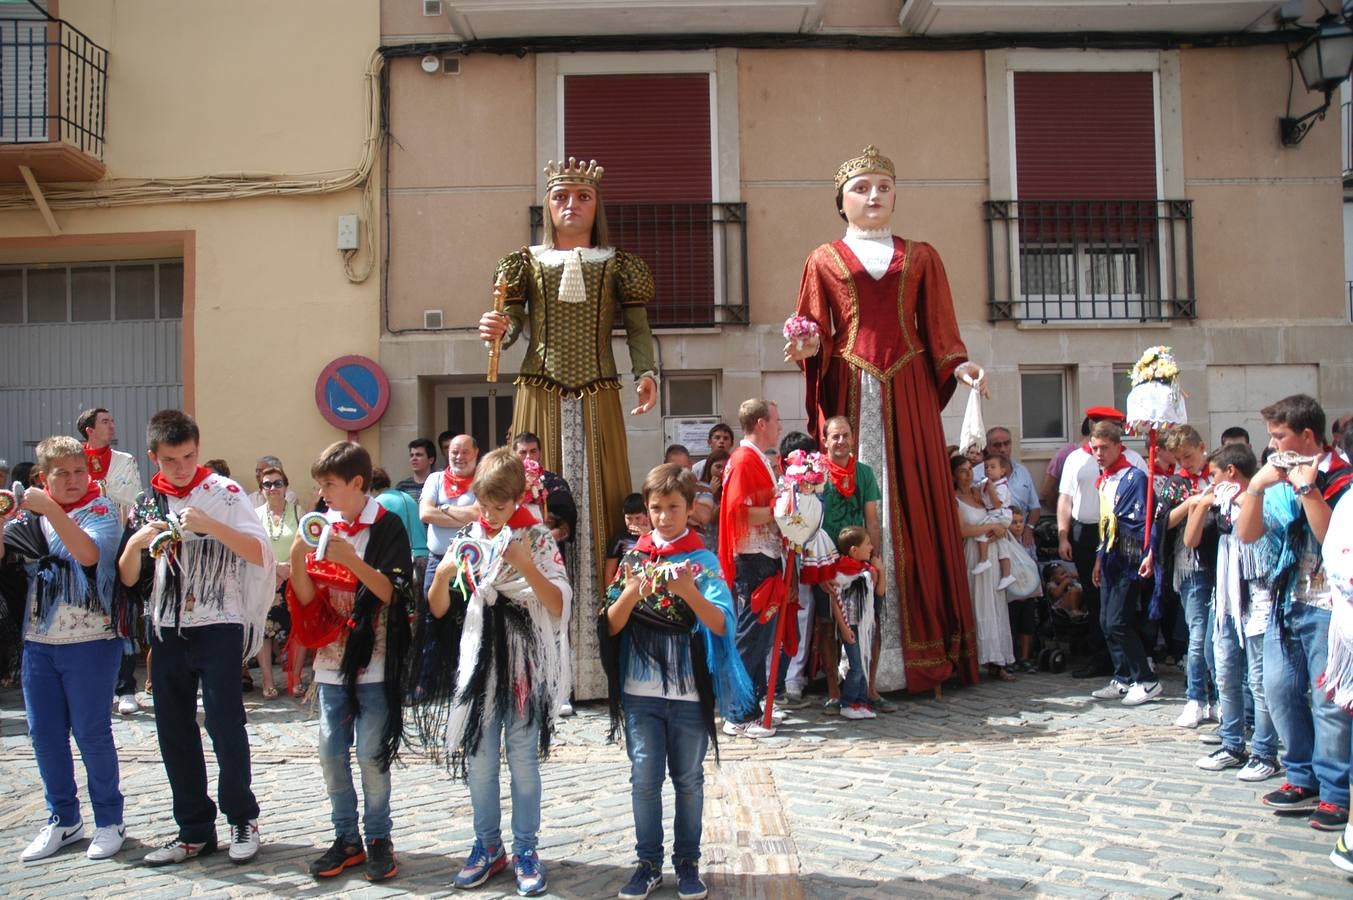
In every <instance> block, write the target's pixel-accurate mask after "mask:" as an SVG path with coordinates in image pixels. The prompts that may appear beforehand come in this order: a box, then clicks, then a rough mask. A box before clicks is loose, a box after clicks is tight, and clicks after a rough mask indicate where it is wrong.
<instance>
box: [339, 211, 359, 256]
mask: <svg viewBox="0 0 1353 900" xmlns="http://www.w3.org/2000/svg"><path fill="white" fill-rule="evenodd" d="M338 249H339V250H356V249H357V217H356V216H339V217H338Z"/></svg>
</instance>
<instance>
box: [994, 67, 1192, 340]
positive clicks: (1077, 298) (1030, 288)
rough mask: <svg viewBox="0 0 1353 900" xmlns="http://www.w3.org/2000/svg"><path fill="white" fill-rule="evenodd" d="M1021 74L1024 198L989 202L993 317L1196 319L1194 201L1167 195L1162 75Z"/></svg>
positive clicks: (1019, 171) (1016, 84)
mask: <svg viewBox="0 0 1353 900" xmlns="http://www.w3.org/2000/svg"><path fill="white" fill-rule="evenodd" d="M1011 77H1012V91H1011V95H1012V98H1013V101H1014V124H1015V133H1014V135H1013V136H1012V137H1013V144H1014V159H1015V191H1016V194H1017V199H1012V200H991V201H989V202H988V203H987V204H986V219H987V222H988V229H989V234H988V238H989V240H988V250H989V256H990V263H991V269H990V283H989V286H990V303H991V307H990V316H991V319H992V320H993V321H1000V320H1009V319H1014V320H1033V321H1041V322H1059V321H1075V320H1083V319H1092V320H1104V319H1118V320H1127V321H1131V320H1136V321H1148V320H1163V319H1171V318H1189V317H1192V316H1193V307H1194V299H1193V263H1192V243H1193V232H1192V206H1191V204H1190V202H1189V201H1187V200H1166V199H1161V198H1160V196H1159V195H1160V191H1159V184H1158V182H1159V176H1158V166H1157V152H1156V144H1157V136H1156V94H1157V89H1156V74H1155V73H1154V72H1150V71H1130V72H1118V71H1100V72H1065V71H1056V72H1025V71H1017V72H1014V73H1012V76H1011Z"/></svg>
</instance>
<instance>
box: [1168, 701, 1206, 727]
mask: <svg viewBox="0 0 1353 900" xmlns="http://www.w3.org/2000/svg"><path fill="white" fill-rule="evenodd" d="M1206 719H1207V704H1206V703H1199V702H1198V701H1197V700H1190V701H1189V702H1188V703H1185V704H1184V711H1183V712H1181V713H1180V714H1179V718H1177V719H1175V720H1174V724H1175V726H1176V727H1178V728H1197V727H1198V726H1199V725H1201V724H1202V723H1203V722H1204V721H1205V720H1206Z"/></svg>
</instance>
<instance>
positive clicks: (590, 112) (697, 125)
mask: <svg viewBox="0 0 1353 900" xmlns="http://www.w3.org/2000/svg"><path fill="white" fill-rule="evenodd" d="M564 155H565V156H576V157H578V158H579V159H595V160H596V161H597V162H599V163H601V165H602V166H604V167H605V169H606V175H605V177H604V178H603V179H602V183H601V188H602V192H603V194H604V195H605V197H606V202H607V203H657V202H667V201H674V200H686V201H699V202H705V203H708V202H709V200H710V199H711V197H712V194H711V193H710V187H711V177H710V173H711V168H710V146H709V76H708V75H703V74H692V75H571V76H568V77H567V78H565V79H564Z"/></svg>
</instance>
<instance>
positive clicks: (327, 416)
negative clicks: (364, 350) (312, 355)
mask: <svg viewBox="0 0 1353 900" xmlns="http://www.w3.org/2000/svg"><path fill="white" fill-rule="evenodd" d="M315 405H316V406H318V407H319V414H320V415H321V416H323V417H324V421H326V422H328V423H329V424H330V425H332V426H334V427H335V428H341V429H343V430H344V431H346V432H347V433H348V440H350V441H355V440H357V432H359V431H361V430H362V429H363V428H370V427H371V426H372V425H375V424H376V423H377V422H379V421H380V418H381V416H383V415H385V408H386V407H387V406H389V405H390V380H389V379H388V378H386V377H385V372H384V371H382V370H381V367H380V366H379V365H377V364H376V363H375V361H374V360H370V359H367V358H366V357H365V356H340V357H339V358H338V359H336V360H334V361H333V362H331V363H329V364H328V365H327V366H325V367H324V369H323V371H321V372H320V373H319V378H318V379H316V381H315Z"/></svg>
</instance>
